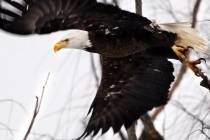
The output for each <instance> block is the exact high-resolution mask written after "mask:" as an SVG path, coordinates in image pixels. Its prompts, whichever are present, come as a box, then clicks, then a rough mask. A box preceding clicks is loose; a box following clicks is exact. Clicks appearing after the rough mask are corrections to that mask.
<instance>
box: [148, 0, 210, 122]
mask: <svg viewBox="0 0 210 140" xmlns="http://www.w3.org/2000/svg"><path fill="white" fill-rule="evenodd" d="M201 1H202V0H197V1H196V3H195V5H194V8H193V15H192V19H193V20H192V28H195V27H196V23H197V15H198V10H199V7H200V4H201ZM186 70H187V66H186V64H182V66H181V68H180V70H179V74H178V76H177V79H176V81H175V83H174V84H173V87H172V88H171V90H170V92H169V100H170V99H171V97H172V95H173V94H174V91H175V90H176V89H177V88H178V87H179V85H180V83H181V81H182V79H183V77H184V74H185V73H186ZM202 78H203V81H202V83H203V85H204V87H205V86H208V83H207V82H208V78H207V77H206V76H204V77H202ZM202 83H201V84H202ZM164 107H165V106H161V107H159V108H157V109H156V110H155V112H154V113H153V115H152V120H155V119H156V117H157V116H158V115H159V114H160V113H161V112H162V111H163V109H164Z"/></svg>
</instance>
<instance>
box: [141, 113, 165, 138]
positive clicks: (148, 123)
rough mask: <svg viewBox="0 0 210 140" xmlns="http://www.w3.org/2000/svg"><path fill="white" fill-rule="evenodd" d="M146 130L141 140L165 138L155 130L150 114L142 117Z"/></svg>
mask: <svg viewBox="0 0 210 140" xmlns="http://www.w3.org/2000/svg"><path fill="white" fill-rule="evenodd" d="M141 120H142V122H143V124H144V130H143V132H142V135H141V137H140V139H139V140H163V137H162V136H161V135H160V134H159V132H158V131H157V130H156V129H155V127H154V125H153V122H152V120H151V118H150V116H149V115H148V114H146V115H144V116H142V117H141Z"/></svg>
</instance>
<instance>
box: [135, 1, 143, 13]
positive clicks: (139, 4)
mask: <svg viewBox="0 0 210 140" xmlns="http://www.w3.org/2000/svg"><path fill="white" fill-rule="evenodd" d="M136 13H137V14H139V15H142V0H136Z"/></svg>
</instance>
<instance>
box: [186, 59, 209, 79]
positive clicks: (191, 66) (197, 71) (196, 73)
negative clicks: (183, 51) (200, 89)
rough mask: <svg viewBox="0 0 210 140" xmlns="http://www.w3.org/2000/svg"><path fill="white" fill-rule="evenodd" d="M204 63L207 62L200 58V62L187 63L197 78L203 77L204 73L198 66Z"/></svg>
mask: <svg viewBox="0 0 210 140" xmlns="http://www.w3.org/2000/svg"><path fill="white" fill-rule="evenodd" d="M202 61H204V62H206V60H205V59H204V58H199V59H198V60H195V61H188V62H186V63H187V65H188V67H189V68H190V69H191V70H192V71H193V72H194V73H195V75H196V76H199V77H200V76H201V77H202V76H203V75H204V73H203V72H202V70H201V69H200V68H198V67H197V66H196V65H198V64H201V62H202Z"/></svg>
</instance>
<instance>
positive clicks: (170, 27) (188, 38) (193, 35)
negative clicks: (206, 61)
mask: <svg viewBox="0 0 210 140" xmlns="http://www.w3.org/2000/svg"><path fill="white" fill-rule="evenodd" d="M159 26H160V28H161V29H162V30H165V31H169V32H173V33H176V34H177V40H176V42H175V45H177V46H182V47H189V46H190V47H193V48H194V50H195V51H197V52H200V53H204V54H206V55H210V49H209V48H208V46H207V41H206V40H205V39H203V38H202V37H201V36H200V35H199V34H198V33H197V31H196V30H195V29H193V28H191V24H190V23H169V24H159Z"/></svg>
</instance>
